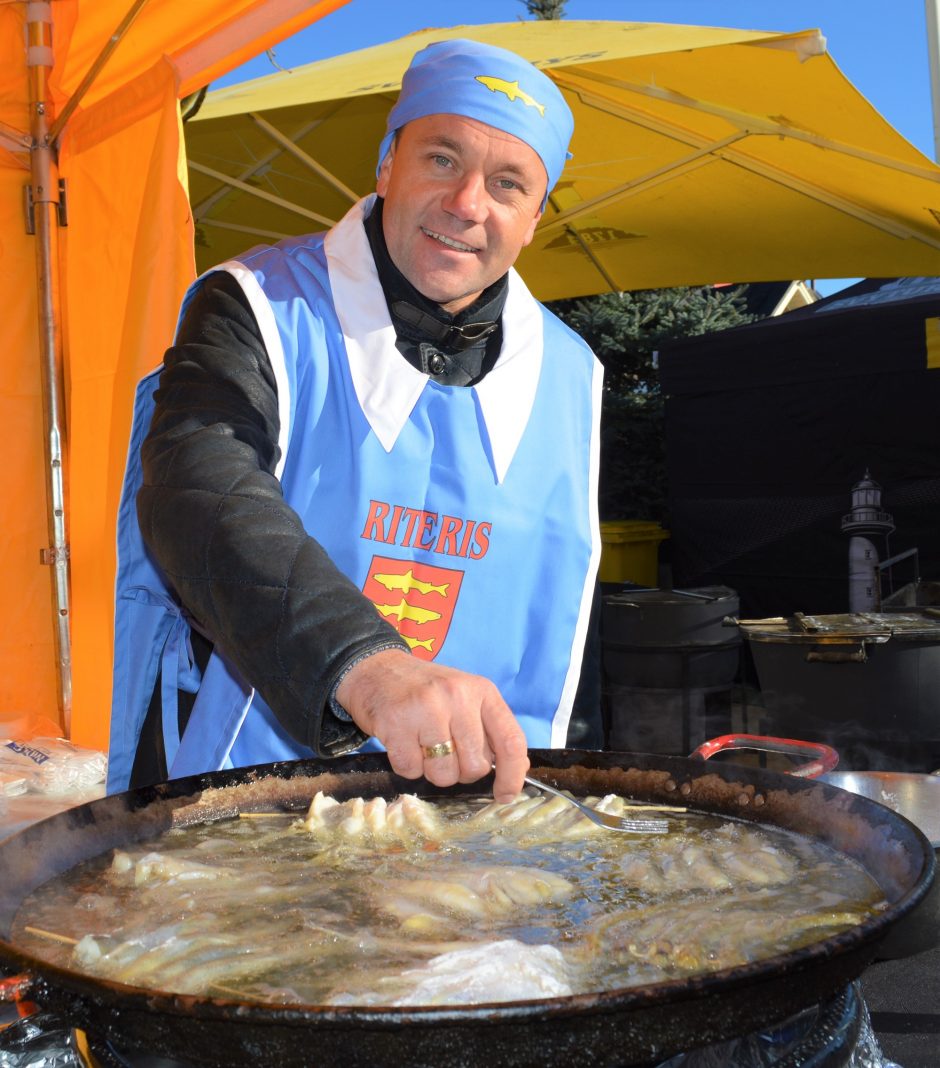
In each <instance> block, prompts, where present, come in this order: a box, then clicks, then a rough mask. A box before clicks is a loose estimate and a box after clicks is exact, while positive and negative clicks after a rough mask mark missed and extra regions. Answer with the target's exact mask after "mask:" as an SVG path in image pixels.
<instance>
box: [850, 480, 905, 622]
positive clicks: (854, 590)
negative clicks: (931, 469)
mask: <svg viewBox="0 0 940 1068" xmlns="http://www.w3.org/2000/svg"><path fill="white" fill-rule="evenodd" d="M893 530H894V517H893V516H891V515H889V514H888V513H887V512H884V511H882V509H881V486H879V485H878V483H877V482H875V481H873V479H872V477H871V475H870V474H869V473H868V471H867V470H866V472H865V477H864V478H863V479H862V480H861V482H857V483H856V484H855V485H854V486H853V487H852V511H851V512H849V513H848V515H844V516H843V517H842V531H843V533H845V534H849V535H851V537H850V539H849V611H850V612H877V611H878V609H879V608H880V607H881V579H880V574H879V571H878V549H877V548H876V546H875V544H874V542H873V541H872V538H873V537H878V536H880V537H883V538H886V537H887V536H888V535H889V534H890V533H891V532H892V531H893Z"/></svg>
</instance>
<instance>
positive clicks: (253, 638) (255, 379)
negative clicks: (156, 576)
mask: <svg viewBox="0 0 940 1068" xmlns="http://www.w3.org/2000/svg"><path fill="white" fill-rule="evenodd" d="M164 363H165V370H164V371H163V373H162V376H161V379H160V389H159V390H158V392H157V394H156V409H155V412H154V416H153V421H152V423H151V428H150V432H149V434H148V436H147V438H146V440H145V442H144V445H143V448H142V461H143V473H144V481H143V486H142V488H141V490H140V492H139V494H138V497H137V515H138V521H139V523H140V529H141V532H142V535H143V538H144V541H145V543H146V545H147V547H148V548H149V549H150V551H151V552H152V553H153V555H154V557H155V559H156V560H157V562H158V563H159V565H160V566H161V568H162V569H163V570H164V572H165V574H166V575H167V577H168V579H169V580H170V582H171V584H172V585H173V587H174V589H175V591H176V593H177V595H178V596H179V598H180V600H181V601H182V603H183V605H184V606H185V608H186V609H187V611H188V612H189V613H190V614H191V616H192V617H193V619H194V620H195V622H196V624H197V625H198V626H199V627H200V628H201V629H202V630H203V631H204V632H205V633H206V634H207V635H208V636H209V637H210V639H211V640H212V641H213V642H214V643H215V644H216V645H217V647H218V648H219V649H220V650H222V651H223V652H224V653H225V655H226V656H227V657H228V659H229V660H231V662H232V663H233V664H234V665H235V666H236V667H237V668H238V670H239V671H240V672H241V674H242V675H243V676H244V678H245V679H246V680H247V681H248V682H249V683H250V684H251V685H252V686H254V687H255V688H256V689H257V690H258V691H259V692H260V693H261V694H262V696H263V697H264V699H265V700H266V701H267V702H268V704H269V705H270V706H271V709H272V710H273V711H274V713H275V715H276V716H277V718H278V720H279V721H280V722H281V724H282V725H283V726H284V728H285V729H286V730H287V731H288V732H289V733H290V734H291V735H292V736H293V737H294V738H296V739H297V740H298V741H300V742H301V743H303V744H305V745H307V746H309V747H310V748H312V749H313V750H315V751H316V752H318V753H320V754H322V755H328V756H329V755H336V754H339V753H343V752H348V751H349V750H351V749H354V748H356V747H357V746H359V745H361V744H362V742H363V741H364V740H365V735H364V734H362V732H361V731H359V729H358V728H357V727H356V725H355V724H354V723H353V722H351V721H349V720H346V719H343V718H341V717H340V716H337V715H335V714H334V712H333V711H331V709H330V707H329V701H328V699H329V696H330V694H331V692H332V688H333V687H334V686H335V684H336V682H337V680H338V679H339V678H340V676H341V675H342V673H343V671H344V669H346V668H347V667H348V665H349V664H351V663H352V662H353V661H354V660H356V659H357V658H359V657H360V656H362V655H363V654H365V653H369V652H374V651H378V650H379V649H382V648H389V647H392V648H402V649H404V650H405V651H407V649H408V646H407V645H406V644H405V642H404V641H403V640H402V639H401V638H400V636H399V635H398V633H397V632H396V631H395V629H394V628H393V627H392V626H390V625H389V624H388V623H386V622H385V621H384V620H383V619H381V617H380V616H379V615H378V614H377V612H376V611H375V608H374V607H373V606H372V605H371V604H370V603H369V601H368V600H367V599H366V598H365V597H364V596H363V595H362V593H361V591H360V590H359V589H358V588H357V587H356V586H355V585H354V584H353V583H352V582H350V581H349V580H348V579H347V578H346V577H345V576H344V575H343V574H342V573H341V572H340V571H339V570H338V569H337V568H336V567H335V565H334V564H333V563H332V561H331V560H330V558H329V557H328V556H327V554H326V552H325V551H324V549H323V548H322V547H321V546H320V545H319V543H318V542H316V541H315V540H314V539H313V538H311V537H310V536H309V535H308V534H307V533H306V532H305V530H304V528H303V524H302V523H301V520H300V518H299V516H298V515H297V514H296V513H295V512H294V511H293V510H292V509H291V508H290V507H289V506H288V505H287V503H286V502H285V501H284V498H283V496H282V493H281V487H280V483H279V482H278V480H277V479H276V478H275V476H274V469H275V465H276V463H277V460H278V457H279V450H278V444H277V441H278V429H279V421H278V408H277V387H276V384H275V380H274V374H273V371H272V369H271V365H270V362H269V360H268V356H267V352H266V350H265V346H264V342H263V340H262V338H261V336H260V332H259V330H258V326H257V323H256V321H255V317H254V315H253V313H252V311H251V309H250V307H249V306H248V304H247V301H246V299H245V297H244V295H243V293H242V291H241V288H240V286H239V285H238V283H237V282H236V281H235V279H234V278H232V276H231V275H229V274H227V273H226V272H224V271H220V272H217V273H215V274H212V275H210V276H209V277H208V278H207V279H206V280H205V281H204V282H203V284H202V286H201V287H200V289H199V291H198V293H197V295H196V296H195V297H194V299H193V301H192V303H191V304H190V306H189V308H188V309H187V312H186V315H185V317H184V320H183V322H182V324H181V328H180V331H179V334H178V337H177V341H176V344H175V345H174V346H173V347H172V348H170V349H169V350H168V351H167V353H166V356H165V360H164Z"/></svg>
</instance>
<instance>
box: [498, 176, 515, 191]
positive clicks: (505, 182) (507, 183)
mask: <svg viewBox="0 0 940 1068" xmlns="http://www.w3.org/2000/svg"><path fill="white" fill-rule="evenodd" d="M496 184H497V185H498V186H499V188H500V189H518V188H519V184H518V183H517V182H514V181H513V180H512V178H497V179H496Z"/></svg>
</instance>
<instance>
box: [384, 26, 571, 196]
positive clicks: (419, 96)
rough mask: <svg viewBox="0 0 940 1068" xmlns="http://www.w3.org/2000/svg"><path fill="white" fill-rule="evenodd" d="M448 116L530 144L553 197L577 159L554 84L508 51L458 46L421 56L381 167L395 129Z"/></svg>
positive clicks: (389, 129)
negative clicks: (572, 160)
mask: <svg viewBox="0 0 940 1068" xmlns="http://www.w3.org/2000/svg"><path fill="white" fill-rule="evenodd" d="M441 114H447V115H463V116H464V117H466V118H469V119H476V120H477V121H478V122H485V123H486V124H487V125H488V126H493V127H495V128H496V129H497V130H503V131H504V132H505V133H509V134H512V135H513V136H515V137H518V138H519V140H520V141H524V142H525V143H526V144H527V145H528V146H529V147H530V148H531V149H533V150H534V151H535V153H536V154H537V155H538V157H539V159H541V161H542V163H543V165H544V167H545V173H546V174H547V175H548V188H547V190H546V197H547V196H548V192H549V191H550V190H551V189H552V188H553V186H554V185H555V183H556V182H557V181H558V178H559V176H560V174H561V172H562V169H563V168H564V166H565V161H566V160H567V159H570V158H571V154H570V153H569V152H568V142H569V141H570V140H571V134H572V132H573V131H574V118H573V116H572V114H571V111H570V109H569V107H568V105H567V104H566V103H565V98H564V97H563V96H562V95H561V92H560V91H559V90H558V88H557V87H556V85H555V83H554V82H553V81H552V80H551V79H550V78H548V77H546V76H545V75H544V74H543V73H542V72H541V71H540V70H538V69H537V68H536V67H533V66H532V64H531V63H529V62H528V61H527V60H525V59H522V57H521V56H517V55H516V54H515V53H514V52H508V51H506V49H505V48H496V47H495V46H494V45H487V44H481V43H480V42H479V41H468V40H454V41H438V42H436V43H435V44H431V45H428V46H427V48H423V49H422V50H421V51H420V52H418V53H417V55H415V57H414V59H412V61H411V65H410V66H409V67H408V69H407V70H406V71H405V76H404V78H403V79H402V83H401V93H400V95H399V97H398V102H397V103H396V104H395V106H394V107H393V108H392V110H391V111H390V112H389V115H388V122H387V124H386V134H385V137H384V138H383V139H382V144H381V146H380V147H379V167H381V165H382V160H384V159H385V156H386V155H387V153H388V150H389V147H390V146H391V143H392V138H393V137H394V136H395V131H396V130H399V129H401V127H402V126H404V125H405V123H408V122H411V121H412V119H420V118H423V117H424V116H426V115H441ZM543 207H544V204H543Z"/></svg>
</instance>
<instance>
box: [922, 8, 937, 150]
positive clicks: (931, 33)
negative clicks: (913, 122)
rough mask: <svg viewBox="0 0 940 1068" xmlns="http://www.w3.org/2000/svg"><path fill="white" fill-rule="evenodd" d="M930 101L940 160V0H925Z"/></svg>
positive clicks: (934, 143)
mask: <svg viewBox="0 0 940 1068" xmlns="http://www.w3.org/2000/svg"><path fill="white" fill-rule="evenodd" d="M925 3H926V14H927V55H928V58H929V61H930V102H931V105H932V108H933V158H934V159H935V160H938V161H940V0H925Z"/></svg>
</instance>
